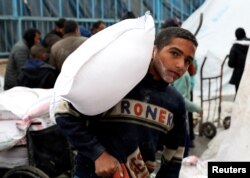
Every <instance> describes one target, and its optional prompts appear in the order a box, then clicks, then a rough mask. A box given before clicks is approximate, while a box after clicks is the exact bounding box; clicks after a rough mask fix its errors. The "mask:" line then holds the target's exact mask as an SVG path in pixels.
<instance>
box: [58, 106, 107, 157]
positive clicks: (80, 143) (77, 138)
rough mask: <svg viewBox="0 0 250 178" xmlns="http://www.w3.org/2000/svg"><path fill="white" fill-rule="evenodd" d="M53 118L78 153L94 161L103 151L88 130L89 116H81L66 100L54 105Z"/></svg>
mask: <svg viewBox="0 0 250 178" xmlns="http://www.w3.org/2000/svg"><path fill="white" fill-rule="evenodd" d="M55 118H56V123H57V125H58V126H59V128H60V129H61V130H62V132H63V134H64V135H65V136H66V137H67V139H68V140H69V142H70V143H71V144H72V145H73V147H74V148H75V149H76V150H77V151H78V154H80V155H82V156H84V157H87V158H89V159H91V160H92V161H95V160H96V159H97V158H98V157H99V156H100V155H101V153H103V152H104V151H105V148H104V147H103V146H102V145H101V144H100V143H99V142H98V140H97V138H96V137H95V136H94V135H93V134H91V133H90V132H89V131H88V119H91V118H90V116H83V115H82V114H80V113H79V112H78V111H76V110H74V109H73V107H72V106H71V105H70V103H68V102H67V101H60V103H59V104H58V106H57V107H56V111H55ZM92 119H94V118H92Z"/></svg>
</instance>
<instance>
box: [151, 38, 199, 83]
mask: <svg viewBox="0 0 250 178" xmlns="http://www.w3.org/2000/svg"><path fill="white" fill-rule="evenodd" d="M195 50H196V46H195V45H194V44H193V43H192V42H191V41H189V40H186V39H184V38H173V40H172V41H171V42H170V43H169V44H168V45H166V46H165V47H163V48H162V49H161V50H160V51H159V50H158V49H157V48H156V47H155V48H154V52H153V61H152V63H153V64H152V65H153V68H154V71H155V72H154V74H153V75H154V77H155V78H156V79H157V78H158V79H159V78H162V79H163V80H164V81H165V82H167V83H172V82H174V81H175V80H177V79H178V78H180V77H181V76H182V75H183V74H184V73H185V72H186V71H187V69H188V66H189V65H190V64H191V63H192V62H193V59H194V54H195Z"/></svg>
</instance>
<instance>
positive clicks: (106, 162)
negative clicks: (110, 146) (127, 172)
mask: <svg viewBox="0 0 250 178" xmlns="http://www.w3.org/2000/svg"><path fill="white" fill-rule="evenodd" d="M117 170H118V171H119V173H120V177H121V178H122V177H123V170H122V167H121V165H120V163H119V161H118V160H117V159H116V158H114V157H113V156H111V155H110V154H108V153H107V152H103V153H102V154H101V155H100V156H99V157H98V158H97V159H96V160H95V173H96V175H97V176H99V177H113V175H114V173H115V172H116V171H117Z"/></svg>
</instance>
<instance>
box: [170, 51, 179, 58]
mask: <svg viewBox="0 0 250 178" xmlns="http://www.w3.org/2000/svg"><path fill="white" fill-rule="evenodd" d="M170 53H171V54H172V55H173V56H175V57H176V56H178V55H179V53H178V52H176V51H171V52H170Z"/></svg>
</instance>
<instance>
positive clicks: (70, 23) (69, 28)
mask: <svg viewBox="0 0 250 178" xmlns="http://www.w3.org/2000/svg"><path fill="white" fill-rule="evenodd" d="M77 28H78V25H77V23H76V21H74V20H66V21H65V22H64V27H63V31H64V34H66V33H72V32H75V31H76V30H77Z"/></svg>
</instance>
